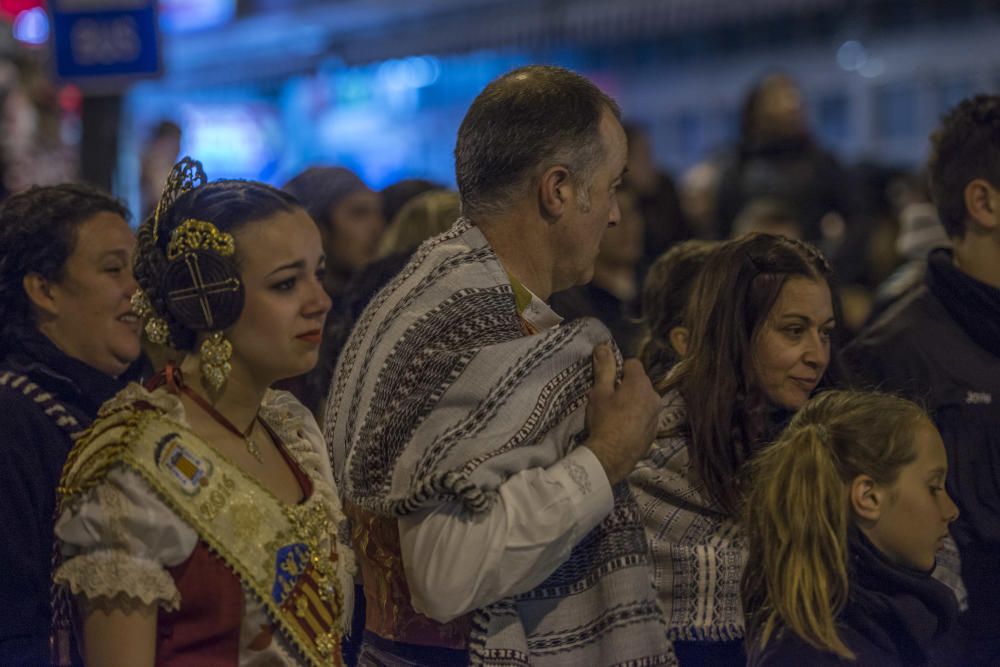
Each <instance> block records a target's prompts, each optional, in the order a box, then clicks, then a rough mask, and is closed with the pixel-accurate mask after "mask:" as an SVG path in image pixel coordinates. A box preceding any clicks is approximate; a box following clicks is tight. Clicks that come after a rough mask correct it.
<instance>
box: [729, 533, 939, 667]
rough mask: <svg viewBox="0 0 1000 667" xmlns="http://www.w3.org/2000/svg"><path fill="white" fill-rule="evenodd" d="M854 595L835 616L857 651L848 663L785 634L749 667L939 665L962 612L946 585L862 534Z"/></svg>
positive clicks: (855, 548)
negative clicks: (889, 556) (894, 557)
mask: <svg viewBox="0 0 1000 667" xmlns="http://www.w3.org/2000/svg"><path fill="white" fill-rule="evenodd" d="M849 571H850V580H851V583H850V592H849V594H848V602H847V605H846V606H845V607H844V609H843V610H842V611H841V613H840V615H839V616H838V617H837V630H838V634H839V635H840V639H841V641H843V642H844V644H846V645H847V647H848V648H849V649H850V650H851V651H852V652H853V653H854V655H855V657H856V660H855V661H854V662H849V661H847V660H844V659H841V658H839V657H838V656H836V655H834V654H833V653H829V652H826V651H822V650H820V649H818V648H815V647H813V646H811V645H809V644H807V643H806V642H805V641H803V640H802V639H801V638H800V637H799V636H798V635H796V634H795V633H793V632H789V631H787V630H786V631H783V632H782V633H781V634H780V636H779V637H778V639H775V640H772V641H770V642H769V643H768V644H767V646H766V647H765V648H764V650H763V651H760V650H753V649H752V650H751V652H750V653H751V655H750V660H749V665H750V666H751V667H779V666H780V667H790V666H792V665H809V667H827V666H830V667H833V666H834V665H836V666H838V667H839V666H846V665H856V666H857V667H869V666H872V667H911V666H919V665H940V664H942V663H941V660H940V658H939V655H940V653H939V651H938V649H939V644H940V643H941V642H943V641H946V640H947V639H948V636H949V632H950V630H951V628H952V626H953V624H954V620H955V617H956V615H957V614H958V608H957V606H956V603H955V596H954V594H953V593H952V592H951V589H949V588H948V587H947V586H945V585H944V584H942V583H941V582H939V581H937V580H936V579H934V578H933V577H931V575H930V573H924V572H917V571H915V570H910V569H908V568H904V567H901V566H898V565H894V564H892V563H890V562H889V561H888V560H887V559H886V558H885V556H883V555H882V553H881V552H879V551H878V549H876V548H875V547H874V546H873V545H872V544H871V542H869V541H868V540H867V539H865V538H864V536H862V535H861V533H859V532H857V531H854V535H853V536H852V538H851V546H850V569H849Z"/></svg>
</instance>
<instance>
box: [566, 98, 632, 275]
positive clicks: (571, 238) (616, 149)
mask: <svg viewBox="0 0 1000 667" xmlns="http://www.w3.org/2000/svg"><path fill="white" fill-rule="evenodd" d="M599 134H600V138H601V143H602V145H603V147H604V159H603V161H601V163H600V164H598V166H597V168H596V170H595V171H594V175H593V178H592V179H591V182H590V183H589V187H587V185H588V184H587V183H580V182H575V183H574V184H573V186H572V188H571V189H572V193H571V194H572V196H571V201H570V202H569V204H568V210H567V212H566V214H565V215H564V216H563V217H562V218H561V219H560V220H559V221H558V222H557V223H556V225H557V230H556V267H555V268H556V270H555V272H554V274H553V277H554V281H553V289H554V291H558V290H563V289H568V288H570V287H573V286H574V285H583V284H586V283H588V282H590V279H591V278H592V277H593V275H594V263H595V261H596V260H597V255H598V253H599V252H600V247H601V239H602V238H603V237H604V232H605V231H606V230H607V229H608V227H614V226H615V225H617V224H618V222H619V220H621V211H620V210H619V209H618V198H617V191H618V187H619V186H620V185H621V182H622V176H624V174H625V163H626V160H627V155H628V144H627V142H626V140H625V131H624V130H623V129H622V126H621V124H620V123H619V122H618V120H617V119H615V117H614V116H613V115H612V114H611V113H610V112H608V111H605V112H604V115H603V117H602V119H601V125H600V129H599ZM574 176H578V175H576V174H574ZM584 188H586V189H584Z"/></svg>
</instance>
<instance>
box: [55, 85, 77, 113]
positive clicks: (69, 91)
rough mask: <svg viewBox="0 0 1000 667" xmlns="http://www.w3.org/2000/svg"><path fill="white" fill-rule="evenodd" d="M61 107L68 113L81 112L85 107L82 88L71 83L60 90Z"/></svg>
mask: <svg viewBox="0 0 1000 667" xmlns="http://www.w3.org/2000/svg"><path fill="white" fill-rule="evenodd" d="M59 108H60V109H62V110H63V111H64V112H66V113H76V114H79V113H80V112H81V110H82V109H83V93H82V92H80V89H79V88H77V87H76V86H74V85H73V84H69V85H66V86H63V87H62V88H61V89H60V90H59Z"/></svg>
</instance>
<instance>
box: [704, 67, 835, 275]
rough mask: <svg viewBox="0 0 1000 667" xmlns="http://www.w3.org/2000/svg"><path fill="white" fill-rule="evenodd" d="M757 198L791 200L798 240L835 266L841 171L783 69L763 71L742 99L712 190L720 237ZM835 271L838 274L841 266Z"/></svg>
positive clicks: (800, 96) (798, 91) (796, 88)
mask: <svg viewBox="0 0 1000 667" xmlns="http://www.w3.org/2000/svg"><path fill="white" fill-rule="evenodd" d="M758 197H775V198H778V199H781V200H783V201H785V202H787V203H788V204H789V205H791V206H792V207H793V209H794V212H795V213H794V216H795V219H797V220H799V221H800V222H801V224H802V238H803V239H804V240H806V241H808V242H810V243H814V244H816V245H817V246H819V247H821V248H823V249H824V251H825V252H826V254H827V255H828V256H830V257H831V259H832V260H833V261H834V263H835V264H837V259H838V258H837V257H836V255H835V252H836V251H837V250H839V248H840V247H841V246H842V245H843V244H844V243H845V242H846V238H847V233H848V230H847V227H846V223H847V221H849V220H850V218H851V215H850V213H851V205H850V198H849V191H848V183H847V175H846V173H845V172H844V170H843V169H842V168H841V166H840V164H839V163H838V162H837V160H836V159H835V158H834V156H833V155H832V154H831V153H829V152H828V151H826V150H824V149H823V148H821V147H820V146H819V145H818V144H817V143H816V140H815V137H814V136H813V134H812V130H811V129H810V127H809V123H808V121H807V118H806V108H805V101H804V100H803V99H802V92H801V91H800V90H799V87H798V86H797V85H796V83H795V82H794V81H793V80H792V79H791V77H789V76H788V75H786V74H780V73H778V74H769V75H767V76H765V77H764V78H763V79H761V80H760V81H759V82H757V83H756V84H755V85H754V86H753V87H752V88H751V90H750V92H749V93H748V95H747V97H746V99H745V100H744V103H743V109H742V112H741V117H740V136H739V143H738V145H737V147H736V150H735V151H734V154H733V155H732V156H731V157H730V158H729V160H728V164H727V166H726V167H725V168H724V170H723V172H722V174H721V176H720V178H719V184H718V190H717V192H716V204H715V226H716V230H717V231H716V233H717V235H718V238H727V237H729V236H730V235H731V233H732V229H733V225H734V224H735V221H736V218H737V216H738V215H739V213H740V211H742V210H743V209H744V207H745V206H746V205H747V204H748V203H749V202H750V201H752V200H754V199H756V198H758ZM847 268H851V269H853V267H847ZM838 273H840V274H843V272H842V271H840V270H839V266H838ZM841 278H842V279H843V278H844V276H843V275H841Z"/></svg>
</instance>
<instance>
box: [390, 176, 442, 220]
mask: <svg viewBox="0 0 1000 667" xmlns="http://www.w3.org/2000/svg"><path fill="white" fill-rule="evenodd" d="M443 189H444V186H443V185H441V184H439V183H435V182H434V181H428V180H427V179H425V178H404V179H403V180H401V181H396V182H395V183H393V184H392V185H387V186H385V187H384V188H382V192H381V193H380V194H381V196H382V218H383V219H384V220H386V221H391V220H392V219H393V218H395V217H396V214H398V213H399V211H400V210H401V209H402V208H403V206H405V205H406V202H408V201H410V200H411V199H413V198H414V197H416V196H418V195H421V194H423V193H425V192H427V191H428V190H443Z"/></svg>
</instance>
